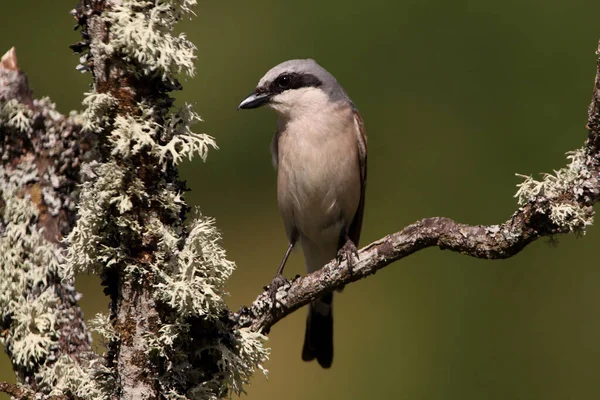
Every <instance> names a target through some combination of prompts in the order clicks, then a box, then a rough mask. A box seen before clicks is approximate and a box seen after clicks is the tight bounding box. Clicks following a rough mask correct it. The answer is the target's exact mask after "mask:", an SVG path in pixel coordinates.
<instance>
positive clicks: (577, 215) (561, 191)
mask: <svg viewBox="0 0 600 400" xmlns="http://www.w3.org/2000/svg"><path fill="white" fill-rule="evenodd" d="M567 158H568V159H570V160H571V162H570V163H569V165H568V166H566V167H564V168H561V169H559V170H557V171H554V174H544V175H543V179H542V180H540V181H538V180H535V179H533V177H531V176H525V175H520V174H517V176H520V177H522V178H524V179H525V180H524V181H523V182H521V183H520V184H518V185H517V187H518V188H519V189H518V190H517V193H516V194H515V197H516V198H517V201H518V203H519V205H521V206H522V205H525V204H527V203H529V202H534V203H535V202H536V200H537V199H538V198H540V197H543V198H544V199H546V200H550V201H551V204H550V214H549V217H550V220H551V221H552V222H553V223H554V224H556V225H558V226H563V227H566V228H568V229H569V231H573V232H578V233H585V228H586V227H588V226H590V225H591V224H592V222H593V215H594V214H593V210H592V209H591V208H590V207H585V206H582V205H581V204H579V203H577V202H567V201H563V200H561V196H564V195H570V196H571V195H572V196H580V195H581V194H582V193H583V183H584V182H585V181H586V180H587V179H589V178H590V177H591V172H590V171H589V169H588V167H587V163H586V160H587V153H586V151H585V149H584V148H583V149H579V150H576V151H572V152H568V153H567ZM538 208H539V207H538ZM538 211H543V210H541V209H538Z"/></svg>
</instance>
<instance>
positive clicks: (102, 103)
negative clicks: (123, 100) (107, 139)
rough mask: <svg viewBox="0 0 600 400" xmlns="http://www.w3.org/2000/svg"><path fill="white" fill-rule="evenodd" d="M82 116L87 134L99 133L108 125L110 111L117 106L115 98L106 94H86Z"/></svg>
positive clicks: (83, 126)
mask: <svg viewBox="0 0 600 400" xmlns="http://www.w3.org/2000/svg"><path fill="white" fill-rule="evenodd" d="M84 96H85V97H84V99H83V102H82V103H83V105H84V107H85V111H84V112H83V113H82V114H81V121H82V129H83V131H85V132H94V133H99V132H100V131H102V129H103V128H104V127H105V126H106V124H108V122H109V118H110V111H111V110H112V109H113V108H114V107H115V106H116V104H117V101H116V100H115V98H114V97H112V96H111V95H109V94H106V93H95V92H90V93H85V95H84Z"/></svg>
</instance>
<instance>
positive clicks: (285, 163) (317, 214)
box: [238, 59, 367, 368]
mask: <svg viewBox="0 0 600 400" xmlns="http://www.w3.org/2000/svg"><path fill="white" fill-rule="evenodd" d="M261 106H266V107H269V108H271V109H273V110H275V111H276V113H277V114H278V121H277V131H276V133H275V135H274V137H273V140H272V142H271V154H272V161H273V164H274V167H275V169H276V170H277V203H278V206H279V212H280V214H281V217H282V220H283V225H284V227H285V233H286V236H287V239H288V242H289V245H288V247H287V250H286V252H285V254H284V257H283V260H282V262H281V264H280V266H279V268H278V270H277V273H276V275H275V278H274V279H273V281H272V283H271V285H270V288H271V289H275V290H277V287H278V286H280V285H281V284H282V283H285V278H283V269H284V267H285V264H286V262H287V259H288V257H289V256H290V253H291V251H292V249H293V248H294V246H295V245H296V244H297V243H300V245H301V246H302V251H303V253H304V260H305V265H306V270H307V272H308V273H310V272H314V271H316V270H318V269H320V268H322V267H323V266H324V265H325V264H327V263H328V262H330V261H331V260H333V259H336V258H337V259H338V260H339V261H341V260H343V259H346V260H347V264H348V267H349V268H351V267H352V265H353V259H352V257H353V256H354V257H358V252H357V247H358V243H359V239H360V233H361V228H362V222H363V214H364V207H365V189H366V183H367V137H366V133H365V128H364V124H363V120H362V118H361V116H360V114H359V112H358V110H357V108H356V107H355V105H354V103H353V102H352V100H351V99H350V97H348V95H347V94H346V92H345V91H344V89H343V88H342V86H341V85H340V84H339V83H338V81H337V80H336V79H335V77H334V76H333V75H332V74H331V73H329V72H328V71H327V70H326V69H325V68H323V67H321V66H320V65H319V64H317V62H316V61H315V60H313V59H296V60H288V61H285V62H283V63H281V64H279V65H276V66H275V67H273V68H271V69H270V70H269V71H268V72H267V73H266V74H265V75H264V76H263V77H262V78H261V79H260V81H259V82H258V85H257V86H256V88H255V90H254V91H253V92H252V93H251V94H250V95H249V96H247V97H246V98H245V99H244V100H243V101H242V102H241V103H240V104H239V106H238V109H253V108H258V107H261ZM332 306H333V293H332V292H329V293H326V294H324V295H322V296H321V297H320V298H318V299H316V300H314V301H312V302H311V303H310V304H309V311H308V316H307V320H306V331H305V336H304V345H303V347H302V359H303V360H304V361H312V360H314V359H315V358H316V359H317V362H318V363H319V365H320V366H321V367H323V368H329V367H331V365H332V362H333V309H332Z"/></svg>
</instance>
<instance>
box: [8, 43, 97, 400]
mask: <svg viewBox="0 0 600 400" xmlns="http://www.w3.org/2000/svg"><path fill="white" fill-rule="evenodd" d="M86 149H87V143H86V141H85V139H84V138H83V136H82V135H81V123H80V120H79V119H78V116H77V115H76V114H73V115H70V116H68V117H67V116H63V115H61V114H60V113H58V112H57V111H56V110H55V106H54V104H53V103H52V102H51V101H50V100H49V99H47V98H44V99H41V100H38V99H34V98H33V93H32V91H31V89H30V87H29V85H28V82H27V77H26V76H25V74H24V73H23V72H22V71H21V70H20V69H19V67H18V64H17V57H16V52H15V49H14V48H13V49H11V50H9V51H8V52H7V53H6V54H5V55H4V56H3V57H2V59H1V60H0V154H1V160H0V332H1V334H0V341H1V342H2V344H3V345H4V348H5V350H6V352H7V354H8V355H9V357H10V359H11V361H12V365H13V368H14V370H15V371H16V373H17V377H18V379H19V381H20V382H21V383H24V384H26V385H27V386H28V387H29V389H28V390H33V391H35V392H39V393H46V394H48V393H56V392H58V393H62V391H63V390H65V389H66V388H67V386H68V385H67V383H66V380H65V378H64V376H63V375H62V374H61V372H60V371H66V370H67V369H69V368H74V366H77V368H80V367H81V366H84V367H87V366H88V364H89V362H90V361H91V360H93V359H94V354H93V353H92V352H91V350H90V342H91V338H90V335H89V333H88V331H87V328H86V326H85V323H84V320H83V315H82V312H81V310H80V308H79V305H78V303H77V301H78V298H79V295H78V293H77V292H76V291H75V288H74V286H73V281H72V280H69V279H65V277H64V275H62V274H61V271H60V268H59V265H60V264H61V262H62V261H63V255H64V254H63V251H64V246H63V244H61V240H62V239H63V237H64V236H65V235H66V234H68V233H69V232H70V230H71V229H72V227H73V225H74V223H75V212H76V207H75V205H76V202H77V197H78V192H77V190H76V185H77V184H78V183H79V182H80V166H81V162H82V159H83V157H84V155H85V153H86ZM80 378H81V377H80ZM69 379H71V380H72V381H73V382H77V381H78V378H77V376H75V375H73V376H72V377H70V378H69ZM77 383H81V379H80V380H79V382H77Z"/></svg>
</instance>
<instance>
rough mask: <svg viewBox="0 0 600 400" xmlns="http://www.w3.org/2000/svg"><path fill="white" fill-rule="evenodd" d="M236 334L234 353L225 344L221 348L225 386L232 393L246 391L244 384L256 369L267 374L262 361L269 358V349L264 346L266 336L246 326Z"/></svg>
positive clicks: (238, 393)
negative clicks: (225, 372)
mask: <svg viewBox="0 0 600 400" xmlns="http://www.w3.org/2000/svg"><path fill="white" fill-rule="evenodd" d="M236 336H237V339H238V340H237V343H236V349H235V350H236V351H235V353H233V352H230V351H229V349H228V348H226V347H225V346H223V347H224V348H222V349H221V351H222V352H223V358H222V364H221V368H223V369H224V370H225V371H227V374H226V376H225V379H226V382H227V386H228V387H229V388H230V390H231V391H233V393H235V394H237V395H240V394H242V393H246V392H245V390H244V386H245V385H246V384H248V383H249V382H250V378H251V377H252V375H254V373H255V371H256V369H259V370H260V371H262V373H263V374H264V375H265V376H267V373H268V371H267V370H266V369H265V368H264V367H263V363H265V362H266V361H267V360H268V359H269V349H268V348H266V347H265V346H264V343H265V341H266V340H267V337H266V336H264V335H262V334H260V333H258V332H253V331H251V330H250V329H248V328H243V329H240V330H238V331H237V332H236Z"/></svg>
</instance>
